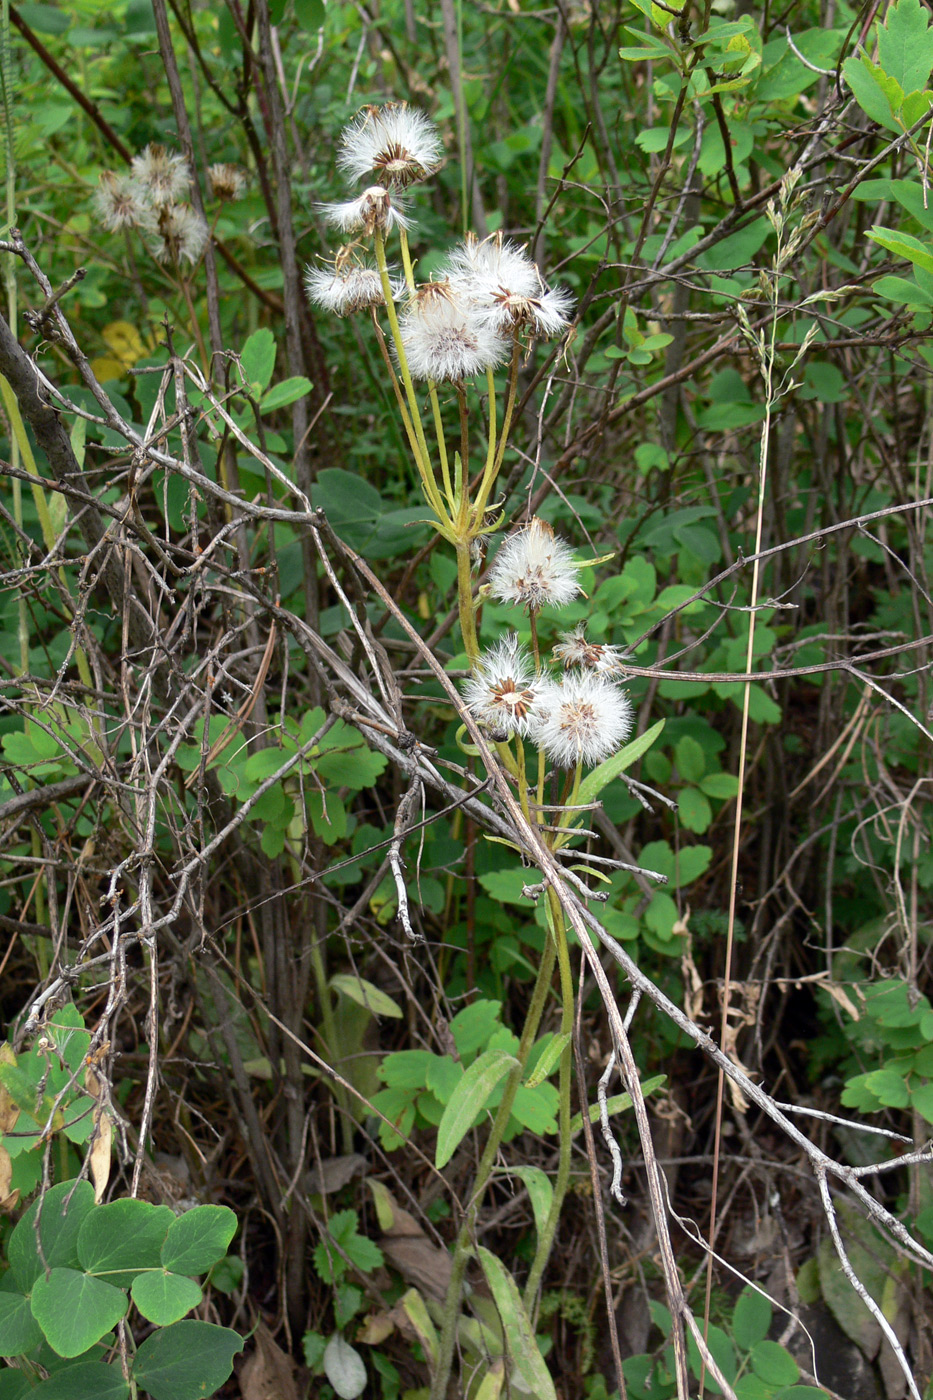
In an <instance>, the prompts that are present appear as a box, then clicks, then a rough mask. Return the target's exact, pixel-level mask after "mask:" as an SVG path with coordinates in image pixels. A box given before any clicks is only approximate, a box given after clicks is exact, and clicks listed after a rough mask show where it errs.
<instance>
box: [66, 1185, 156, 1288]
mask: <svg viewBox="0 0 933 1400" xmlns="http://www.w3.org/2000/svg"><path fill="white" fill-rule="evenodd" d="M174 1220H175V1213H174V1211H172V1210H170V1209H169V1207H168V1206H154V1205H151V1204H150V1203H149V1202H148V1201H136V1200H132V1199H130V1198H127V1199H125V1200H121V1201H112V1202H111V1203H110V1205H105V1206H95V1207H94V1209H93V1210H92V1211H90V1212H89V1213H88V1215H87V1216H85V1219H84V1223H83V1224H82V1226H81V1230H80V1232H79V1234H78V1262H79V1264H80V1265H81V1267H82V1269H86V1270H87V1272H88V1273H89V1274H95V1275H97V1276H98V1277H101V1276H102V1277H103V1278H104V1280H105V1282H107V1283H112V1284H114V1285H115V1286H116V1287H117V1288H129V1286H130V1284H131V1283H132V1282H133V1280H134V1278H136V1275H137V1273H138V1271H139V1270H140V1269H154V1268H157V1267H158V1265H159V1260H160V1250H161V1249H162V1245H163V1243H164V1241H165V1237H166V1235H167V1234H168V1232H169V1228H170V1226H171V1225H172V1224H173V1223H174Z"/></svg>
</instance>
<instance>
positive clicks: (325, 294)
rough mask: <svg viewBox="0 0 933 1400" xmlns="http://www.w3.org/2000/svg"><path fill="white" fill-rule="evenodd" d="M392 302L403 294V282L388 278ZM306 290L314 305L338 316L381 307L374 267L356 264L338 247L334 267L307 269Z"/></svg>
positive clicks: (381, 296)
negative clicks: (372, 307)
mask: <svg viewBox="0 0 933 1400" xmlns="http://www.w3.org/2000/svg"><path fill="white" fill-rule="evenodd" d="M389 283H390V286H391V289H392V296H393V299H395V300H397V299H398V298H399V297H401V296H403V295H404V292H405V282H404V280H403V279H402V278H400V277H394V276H390V278H389ZM305 287H306V288H307V292H308V296H309V298H310V300H311V301H313V302H314V303H315V305H317V306H320V307H323V309H324V310H325V311H333V312H334V313H335V314H336V315H337V316H350V315H352V314H353V312H355V311H366V310H368V308H369V307H371V306H384V305H385V295H384V293H383V290H382V278H381V277H380V275H379V271H378V269H377V268H375V267H370V266H368V265H367V264H365V263H361V262H358V261H356V259H355V258H354V256H353V254H352V252H351V251H350V250H349V249H345V248H341V249H340V251H339V253H338V254H337V258H336V261H335V264H334V266H333V267H309V268H308V269H307V270H306V272H305Z"/></svg>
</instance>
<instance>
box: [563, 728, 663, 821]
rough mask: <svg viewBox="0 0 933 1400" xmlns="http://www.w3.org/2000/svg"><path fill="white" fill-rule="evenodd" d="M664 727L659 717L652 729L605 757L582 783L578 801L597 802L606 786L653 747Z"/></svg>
mask: <svg viewBox="0 0 933 1400" xmlns="http://www.w3.org/2000/svg"><path fill="white" fill-rule="evenodd" d="M663 728H664V720H663V719H659V720H658V721H657V722H656V723H655V724H653V725H652V726H651V728H650V729H646V730H645V732H644V734H639V735H638V737H637V738H636V739H633V740H632V742H631V743H630V744H626V746H625V748H624V749H620V750H619V752H618V753H616V754H613V755H612V757H611V758H607V759H605V760H604V762H602V763H601V764H600V765H599V767H598V768H594V769H593V771H592V773H588V774H587V775H586V777H585V778H584V779H583V781H582V783H581V784H580V796H579V798H578V801H579V802H580V803H582V804H586V803H588V802H595V801H596V798H597V797H598V796H599V794H600V793H601V792H602V790H603V788H604V787H607V786H608V784H609V783H611V782H612V781H613V779H614V778H617V777H618V776H619V774H620V773H624V772H625V770H626V769H627V768H631V766H632V764H633V763H636V762H637V761H638V759H639V758H641V756H642V754H643V753H646V752H647V751H648V749H650V748H651V745H652V744H653V743H654V741H655V740H656V739H657V737H658V735H659V734H660V733H661V730H662V729H663Z"/></svg>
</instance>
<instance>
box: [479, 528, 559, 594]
mask: <svg viewBox="0 0 933 1400" xmlns="http://www.w3.org/2000/svg"><path fill="white" fill-rule="evenodd" d="M579 572H580V570H579V566H578V565H577V564H576V563H575V562H574V558H573V551H572V550H571V548H570V546H569V545H568V544H567V543H566V541H564V540H562V539H560V538H559V537H558V536H557V535H555V534H554V531H553V530H552V529H551V527H550V525H548V523H547V521H545V520H539V519H538V518H537V516H535V518H534V520H532V522H531V524H530V525H526V526H525V527H524V529H522V530H518V531H517V532H516V533H515V534H514V535H510V536H509V538H508V539H507V540H506V541H505V543H504V544H503V545H502V546H501V548H500V550H499V553H498V554H497V555H496V557H495V560H494V562H493V564H492V567H491V568H490V570H489V578H488V583H489V587H490V589H491V590H492V592H493V593H494V594H495V596H496V597H497V598H498V599H499V600H500V602H503V603H520V604H521V606H522V607H525V608H533V609H535V611H537V610H538V609H539V608H543V607H544V606H545V604H549V605H550V606H551V607H555V608H562V607H564V606H565V604H567V603H569V602H570V601H571V599H573V598H575V597H576V596H577V594H578V593H579V592H580V584H579V582H578V577H577V576H578V574H579Z"/></svg>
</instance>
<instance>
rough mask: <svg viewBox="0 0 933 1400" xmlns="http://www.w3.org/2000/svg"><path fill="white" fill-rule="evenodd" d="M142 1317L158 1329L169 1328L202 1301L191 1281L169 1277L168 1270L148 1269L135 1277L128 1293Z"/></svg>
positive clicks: (178, 1277) (176, 1275)
mask: <svg viewBox="0 0 933 1400" xmlns="http://www.w3.org/2000/svg"><path fill="white" fill-rule="evenodd" d="M130 1293H131V1296H132V1299H133V1302H134V1303H135V1304H136V1306H137V1308H139V1311H140V1312H141V1313H142V1315H143V1317H146V1318H148V1319H149V1321H150V1322H154V1323H155V1324H156V1325H157V1326H158V1327H169V1326H170V1325H171V1324H172V1323H173V1322H178V1321H179V1320H180V1319H181V1318H183V1317H184V1315H185V1313H189V1312H190V1311H191V1309H192V1308H196V1307H197V1306H198V1303H200V1301H201V1299H202V1298H203V1297H204V1294H203V1293H202V1292H201V1289H200V1287H199V1286H198V1284H196V1283H195V1281H194V1279H193V1278H186V1277H185V1275H184V1274H170V1273H169V1272H168V1270H167V1269H151V1270H149V1271H147V1272H146V1273H144V1274H138V1275H137V1276H136V1278H135V1280H134V1281H133V1287H132V1289H131V1290H130Z"/></svg>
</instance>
